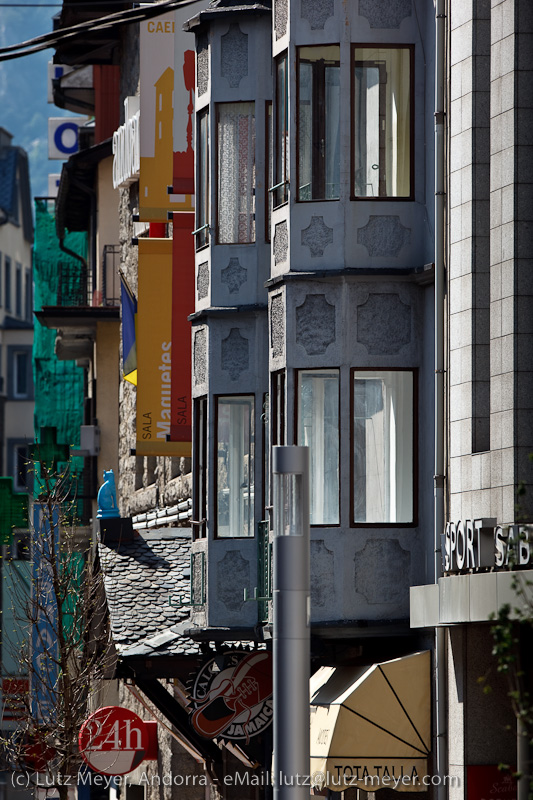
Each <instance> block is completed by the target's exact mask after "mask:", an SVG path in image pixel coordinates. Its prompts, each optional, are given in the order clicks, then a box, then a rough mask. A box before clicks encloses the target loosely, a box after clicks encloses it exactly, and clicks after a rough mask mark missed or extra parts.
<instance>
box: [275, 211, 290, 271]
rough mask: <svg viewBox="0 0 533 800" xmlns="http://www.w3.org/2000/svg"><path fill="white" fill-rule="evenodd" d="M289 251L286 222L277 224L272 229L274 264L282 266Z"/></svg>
mask: <svg viewBox="0 0 533 800" xmlns="http://www.w3.org/2000/svg"><path fill="white" fill-rule="evenodd" d="M288 251H289V232H288V230H287V221H286V220H284V221H283V222H278V223H277V225H276V226H275V227H274V264H276V265H277V264H282V263H283V262H284V261H286V260H287V253H288Z"/></svg>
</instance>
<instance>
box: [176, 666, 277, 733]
mask: <svg viewBox="0 0 533 800" xmlns="http://www.w3.org/2000/svg"><path fill="white" fill-rule="evenodd" d="M191 699H192V704H193V712H192V715H191V724H192V726H193V728H194V729H195V730H196V731H197V733H199V734H200V735H201V736H204V737H205V738H206V739H215V738H216V737H219V736H220V737H221V738H222V739H231V740H236V741H238V740H239V739H246V741H248V740H249V739H250V738H251V737H252V736H257V735H258V734H260V733H261V732H262V731H263V730H264V729H265V728H267V727H268V726H269V725H270V723H271V722H272V659H271V654H270V652H268V651H267V650H258V651H255V652H253V653H246V652H243V651H238V650H232V651H229V652H227V653H222V654H220V655H216V656H214V658H212V659H210V660H209V661H208V662H207V663H206V664H204V665H203V667H202V668H201V669H200V671H199V672H198V674H197V675H196V677H195V679H194V683H193V687H192V692H191Z"/></svg>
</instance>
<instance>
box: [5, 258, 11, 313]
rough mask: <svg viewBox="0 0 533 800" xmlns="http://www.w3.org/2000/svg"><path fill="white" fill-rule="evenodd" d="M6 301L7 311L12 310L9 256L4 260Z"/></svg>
mask: <svg viewBox="0 0 533 800" xmlns="http://www.w3.org/2000/svg"><path fill="white" fill-rule="evenodd" d="M4 303H5V307H6V311H11V259H10V258H8V257H7V256H6V258H5V262H4Z"/></svg>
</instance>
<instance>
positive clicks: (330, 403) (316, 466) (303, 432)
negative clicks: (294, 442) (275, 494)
mask: <svg viewBox="0 0 533 800" xmlns="http://www.w3.org/2000/svg"><path fill="white" fill-rule="evenodd" d="M298 394H299V403H298V443H299V444H300V445H302V446H305V447H309V450H310V490H311V509H310V516H311V525H338V524H339V373H338V370H334V369H332V370H320V371H318V370H317V371H314V370H302V371H301V372H300V373H299V393H298Z"/></svg>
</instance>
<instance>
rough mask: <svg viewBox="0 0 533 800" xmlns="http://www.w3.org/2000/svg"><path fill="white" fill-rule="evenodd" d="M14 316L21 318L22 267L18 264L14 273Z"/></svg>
mask: <svg viewBox="0 0 533 800" xmlns="http://www.w3.org/2000/svg"><path fill="white" fill-rule="evenodd" d="M15 314H16V315H17V317H21V316H22V267H21V266H20V264H17V271H16V273H15Z"/></svg>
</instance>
